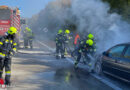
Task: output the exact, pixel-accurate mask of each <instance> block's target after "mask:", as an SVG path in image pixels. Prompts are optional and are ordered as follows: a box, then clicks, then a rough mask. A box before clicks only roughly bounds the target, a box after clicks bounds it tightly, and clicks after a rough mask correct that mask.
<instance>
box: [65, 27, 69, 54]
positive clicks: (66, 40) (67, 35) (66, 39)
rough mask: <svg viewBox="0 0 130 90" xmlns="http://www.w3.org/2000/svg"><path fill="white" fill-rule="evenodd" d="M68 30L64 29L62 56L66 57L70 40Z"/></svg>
mask: <svg viewBox="0 0 130 90" xmlns="http://www.w3.org/2000/svg"><path fill="white" fill-rule="evenodd" d="M69 34H70V30H68V29H66V30H65V33H64V54H65V55H67V54H68V53H67V46H68V44H69V40H70V39H71V37H70V35H69Z"/></svg>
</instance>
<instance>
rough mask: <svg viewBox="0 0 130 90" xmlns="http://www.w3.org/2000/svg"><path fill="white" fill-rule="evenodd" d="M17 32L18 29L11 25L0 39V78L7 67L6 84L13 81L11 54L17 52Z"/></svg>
mask: <svg viewBox="0 0 130 90" xmlns="http://www.w3.org/2000/svg"><path fill="white" fill-rule="evenodd" d="M16 33H17V29H16V28H15V27H10V28H9V30H8V32H6V34H5V36H3V37H2V38H1V39H0V78H2V74H3V69H4V68H5V85H10V83H11V82H10V77H11V56H12V55H14V53H15V52H16V46H17V43H16Z"/></svg>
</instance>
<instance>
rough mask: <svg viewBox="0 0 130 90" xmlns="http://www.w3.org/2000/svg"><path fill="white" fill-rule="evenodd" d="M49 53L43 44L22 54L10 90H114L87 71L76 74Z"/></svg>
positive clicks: (67, 64) (13, 69)
mask: <svg viewBox="0 0 130 90" xmlns="http://www.w3.org/2000/svg"><path fill="white" fill-rule="evenodd" d="M23 52H24V53H23ZM46 53H48V49H47V48H46V47H43V46H40V45H39V44H38V45H37V44H36V45H35V48H34V49H33V50H30V49H27V50H25V49H22V50H19V53H18V54H17V55H16V56H15V57H14V58H13V65H12V86H11V87H9V88H8V90H113V89H112V88H111V87H109V86H107V85H106V84H104V83H103V82H101V81H100V80H98V79H96V78H94V77H93V76H91V75H90V74H89V73H88V72H87V71H85V70H82V69H76V70H75V69H74V68H73V65H72V64H71V63H70V62H68V61H67V60H66V59H59V60H57V59H55V56H53V54H52V55H46Z"/></svg>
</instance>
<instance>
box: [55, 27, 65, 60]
mask: <svg viewBox="0 0 130 90" xmlns="http://www.w3.org/2000/svg"><path fill="white" fill-rule="evenodd" d="M63 42H64V35H63V30H61V29H60V30H59V31H58V34H57V35H56V58H57V59H59V54H61V58H65V57H64V48H63Z"/></svg>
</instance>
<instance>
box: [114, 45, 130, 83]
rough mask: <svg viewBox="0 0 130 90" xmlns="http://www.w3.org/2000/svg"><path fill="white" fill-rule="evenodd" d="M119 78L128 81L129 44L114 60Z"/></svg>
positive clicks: (129, 64)
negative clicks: (118, 57)
mask: <svg viewBox="0 0 130 90" xmlns="http://www.w3.org/2000/svg"><path fill="white" fill-rule="evenodd" d="M116 65H117V68H118V71H119V72H120V74H119V75H118V76H120V78H123V79H125V80H126V81H127V80H128V81H130V46H127V48H126V50H125V52H124V54H123V55H122V56H121V58H120V59H118V60H116Z"/></svg>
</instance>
